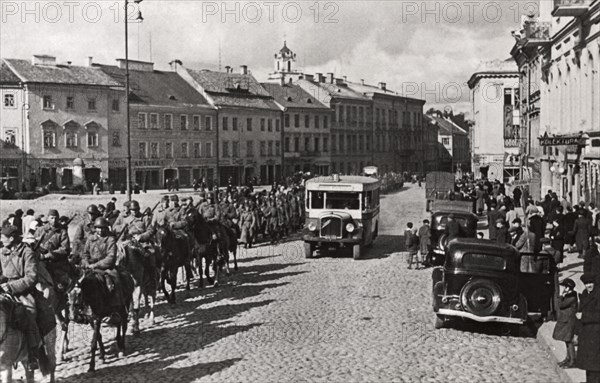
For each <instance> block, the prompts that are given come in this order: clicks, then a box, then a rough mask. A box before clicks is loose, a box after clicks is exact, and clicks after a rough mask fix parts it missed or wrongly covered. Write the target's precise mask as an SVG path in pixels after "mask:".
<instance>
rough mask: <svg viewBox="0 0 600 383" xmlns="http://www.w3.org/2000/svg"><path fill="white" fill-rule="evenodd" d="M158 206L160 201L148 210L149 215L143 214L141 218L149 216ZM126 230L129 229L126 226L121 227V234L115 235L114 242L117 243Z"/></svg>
mask: <svg viewBox="0 0 600 383" xmlns="http://www.w3.org/2000/svg"><path fill="white" fill-rule="evenodd" d="M159 204H160V201H158V202H157V203H156V205H154V207H153V208H152V210H150V213H149V214H147V213H146V212H144V214H142V218H143V217H145V216H146V215H151V214H152V213H154V210H156V208H157V207H158V205H159ZM127 229H129V227H128V226H127V225H125V226H124V227H123V229H121V232H120V233H119V235H117V238H116V241H117V242H118V241H119V240H120V239H121V237H122V236H123V234H125V231H126V230H127Z"/></svg>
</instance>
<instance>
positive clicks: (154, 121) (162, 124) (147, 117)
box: [138, 112, 213, 130]
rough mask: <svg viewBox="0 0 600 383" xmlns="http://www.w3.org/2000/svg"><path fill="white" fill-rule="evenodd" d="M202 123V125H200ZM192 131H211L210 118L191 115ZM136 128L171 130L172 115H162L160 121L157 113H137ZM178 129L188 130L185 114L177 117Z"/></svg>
mask: <svg viewBox="0 0 600 383" xmlns="http://www.w3.org/2000/svg"><path fill="white" fill-rule="evenodd" d="M202 122H204V125H201V123H202ZM191 123H192V127H191V128H192V129H193V130H212V129H213V122H212V116H204V118H202V116H201V115H196V114H195V115H193V116H192V119H191ZM138 128H139V129H153V130H156V129H165V130H173V114H171V113H164V115H163V117H162V119H159V116H158V113H142V112H140V113H138ZM179 129H180V130H189V129H190V118H189V116H188V115H187V114H180V115H179Z"/></svg>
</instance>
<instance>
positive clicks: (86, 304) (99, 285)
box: [67, 269, 134, 372]
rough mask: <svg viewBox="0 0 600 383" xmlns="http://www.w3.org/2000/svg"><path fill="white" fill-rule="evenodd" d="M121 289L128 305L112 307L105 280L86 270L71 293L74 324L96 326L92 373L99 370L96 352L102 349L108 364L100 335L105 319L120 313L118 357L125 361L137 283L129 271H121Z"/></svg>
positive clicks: (92, 349) (71, 315)
mask: <svg viewBox="0 0 600 383" xmlns="http://www.w3.org/2000/svg"><path fill="white" fill-rule="evenodd" d="M119 278H120V282H121V283H120V285H121V289H122V293H123V294H122V295H123V299H124V301H125V302H124V304H123V305H121V306H120V307H112V306H110V305H109V304H107V302H108V301H109V300H110V293H109V291H108V289H107V287H106V282H105V280H104V276H103V275H102V274H100V273H98V272H94V271H91V270H83V272H82V276H81V277H80V278H79V279H77V280H76V281H75V283H74V284H72V286H71V287H70V288H69V290H68V292H67V293H68V297H69V316H70V320H72V321H75V322H76V323H82V324H85V323H88V324H90V325H91V326H92V329H93V331H94V334H93V336H92V345H91V354H92V355H91V358H90V366H89V369H88V372H94V371H95V370H96V348H97V347H98V346H99V348H100V359H101V360H102V361H104V357H105V350H104V343H103V342H102V334H101V333H100V329H101V325H102V319H104V318H106V317H108V316H109V315H111V314H112V313H113V312H116V313H117V314H118V315H119V317H120V320H119V323H118V324H117V325H116V327H117V335H116V340H117V347H118V349H119V352H118V357H119V358H122V357H123V355H124V353H125V334H126V332H127V315H128V311H127V308H128V307H129V305H130V304H131V297H132V294H133V288H134V281H133V277H132V276H131V274H129V272H127V271H126V270H122V269H121V270H119Z"/></svg>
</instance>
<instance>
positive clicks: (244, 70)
mask: <svg viewBox="0 0 600 383" xmlns="http://www.w3.org/2000/svg"><path fill="white" fill-rule="evenodd" d="M240 74H248V65H240Z"/></svg>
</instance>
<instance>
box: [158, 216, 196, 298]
mask: <svg viewBox="0 0 600 383" xmlns="http://www.w3.org/2000/svg"><path fill="white" fill-rule="evenodd" d="M155 239H156V245H157V247H158V248H159V253H160V257H161V259H162V265H161V266H162V267H161V270H160V285H161V288H162V291H163V294H164V295H165V298H166V299H167V302H169V303H171V304H175V303H176V298H175V290H176V289H177V271H178V270H179V267H181V266H183V267H184V268H185V273H186V277H187V286H186V288H187V290H189V289H190V280H191V279H192V278H193V273H192V267H191V264H190V259H191V256H192V254H191V250H192V249H190V245H189V243H188V240H187V238H184V237H178V236H176V235H175V232H174V231H173V230H170V229H168V228H166V227H163V226H161V227H158V228H157V229H156V236H155ZM165 282H168V283H169V285H170V286H171V294H169V293H168V292H167V289H166V286H165Z"/></svg>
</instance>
